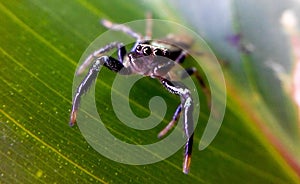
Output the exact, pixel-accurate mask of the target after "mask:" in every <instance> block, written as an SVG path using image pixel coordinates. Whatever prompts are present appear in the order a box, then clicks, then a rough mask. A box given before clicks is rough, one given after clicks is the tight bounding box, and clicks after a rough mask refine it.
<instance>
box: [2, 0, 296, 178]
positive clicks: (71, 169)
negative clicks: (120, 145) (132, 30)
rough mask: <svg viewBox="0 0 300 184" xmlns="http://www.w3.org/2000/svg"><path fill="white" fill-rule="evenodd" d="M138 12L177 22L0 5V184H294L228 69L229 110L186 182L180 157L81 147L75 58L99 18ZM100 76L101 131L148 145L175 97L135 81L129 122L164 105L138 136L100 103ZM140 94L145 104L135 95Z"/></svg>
mask: <svg viewBox="0 0 300 184" xmlns="http://www.w3.org/2000/svg"><path fill="white" fill-rule="evenodd" d="M174 4H176V3H174ZM162 8H163V9H162ZM148 11H151V12H153V15H154V17H155V18H166V19H169V20H179V19H180V18H179V17H180V15H178V14H177V13H176V11H175V10H174V9H173V8H172V7H170V6H169V4H167V3H166V2H162V1H153V2H152V1H151V2H150V1H149V2H146V1H138V0H134V1H121V0H113V1H92V0H91V1H85V0H77V1H57V0H53V1H38V0H28V1H22V2H19V1H7V2H1V3H0V24H1V26H0V35H1V36H0V46H1V47H0V66H1V70H0V72H1V74H0V84H1V95H2V97H1V99H0V130H1V131H0V133H1V134H0V141H1V150H0V160H1V166H0V182H1V183H72V182H77V183H96V182H98V183H146V182H147V183H171V182H172V183H299V176H297V174H295V171H294V170H293V169H292V168H291V167H290V165H288V164H287V163H286V160H285V159H284V158H283V157H282V156H281V155H280V154H279V153H278V152H277V151H276V149H274V147H273V146H272V145H270V142H269V140H268V139H267V138H266V137H265V134H264V133H263V132H262V131H261V129H260V128H258V127H257V126H256V125H255V124H253V122H255V121H256V117H257V111H256V110H253V109H252V110H251V111H248V110H249V109H251V108H253V107H257V106H259V105H260V104H261V103H260V102H259V103H258V104H255V103H254V104H252V103H248V101H244V99H243V98H241V97H243V96H242V94H240V92H242V91H243V90H242V86H241V85H240V84H239V83H238V82H236V81H235V80H234V78H235V73H234V72H232V71H226V80H227V82H228V84H229V85H230V86H229V91H228V93H229V103H228V104H227V109H226V115H225V118H224V122H223V124H222V127H221V129H220V132H219V133H218V135H217V136H216V138H215V140H214V141H213V143H212V144H210V146H209V147H208V148H206V149H205V150H203V151H199V150H198V149H197V145H195V146H194V150H193V158H192V164H191V171H190V173H189V174H188V175H185V174H183V173H182V171H181V170H182V168H181V166H182V152H183V150H182V149H181V150H179V151H178V152H176V153H175V154H174V155H172V156H171V157H170V158H168V159H166V160H163V161H161V162H158V163H155V164H149V165H140V166H134V165H126V164H121V163H117V162H114V161H112V160H109V159H108V158H106V157H104V156H102V155H101V154H99V153H98V152H96V151H95V150H94V149H93V148H92V147H91V146H90V145H89V144H88V143H87V142H86V140H85V139H84V137H83V136H82V135H81V133H80V130H79V128H77V126H75V127H72V128H70V127H69V125H68V121H69V114H70V108H71V100H72V83H73V76H74V73H75V70H76V66H77V63H78V62H79V59H80V57H81V55H82V53H83V52H84V51H85V49H86V48H87V47H88V45H89V44H90V43H91V42H92V41H93V40H94V39H95V38H96V37H97V36H98V35H100V34H101V33H103V32H104V31H106V29H105V28H103V27H102V26H101V25H99V20H100V19H101V18H106V19H109V20H111V21H114V22H128V21H132V20H136V19H143V18H144V17H145V13H146V12H148ZM211 29H213V27H212V28H211ZM212 43H213V42H212ZM210 44H211V43H210ZM104 74H105V76H107V78H105V80H104V79H102V80H101V81H97V89H101V90H98V91H99V93H97V95H96V98H97V105H98V107H99V108H101V109H99V113H100V115H101V118H102V120H103V121H104V122H105V124H106V126H107V128H108V129H109V130H110V131H111V132H112V133H113V134H114V135H115V136H116V137H117V138H120V139H121V140H124V141H126V142H130V143H135V144H148V143H153V142H156V141H158V140H157V133H158V132H159V130H161V129H162V128H163V127H164V125H165V123H166V122H168V120H169V119H170V118H171V117H172V113H173V110H175V109H176V105H177V104H178V102H179V99H177V98H176V96H172V95H170V94H169V93H167V92H166V91H164V90H163V88H162V87H161V86H160V85H159V84H158V83H157V81H155V80H151V79H145V80H143V82H142V83H140V84H138V86H140V88H137V89H136V91H135V92H134V93H133V94H132V104H131V105H132V108H133V111H134V112H135V113H136V114H137V115H138V116H141V117H143V116H147V115H148V113H149V112H148V111H147V110H148V108H147V105H148V102H149V99H150V98H151V97H152V96H155V95H160V94H163V95H164V96H166V102H168V105H169V106H170V108H169V109H170V110H169V109H168V112H167V115H166V119H165V120H164V122H163V123H161V124H160V125H159V126H158V127H155V128H154V129H153V130H149V131H146V132H139V131H137V130H133V129H130V128H128V127H125V126H124V125H123V124H122V123H120V122H119V121H118V120H117V118H116V116H115V115H114V112H113V111H112V110H111V109H110V106H111V104H110V101H109V100H107V99H110V97H109V94H110V84H111V82H112V80H113V78H112V77H113V76H114V75H113V74H112V72H110V71H104ZM145 92H148V93H146V95H145V96H139V95H138V94H143V93H145ZM251 97H253V94H252V95H251ZM203 99H204V97H203ZM252 99H253V98H252ZM262 109H263V110H265V111H267V112H268V116H270V117H271V118H275V119H277V118H278V117H277V116H276V117H273V116H272V113H270V112H269V105H266V106H263V108H262ZM258 115H259V116H258V117H259V119H260V114H258ZM207 118H208V111H207V109H206V110H204V112H201V117H200V121H199V123H198V125H199V126H197V128H196V133H195V136H196V137H195V143H196V144H197V143H198V142H199V141H200V138H201V134H202V132H203V131H204V128H205V124H201V122H203V121H205V120H206V119H207ZM125 151H126V150H125ZM139 156H142V155H139Z"/></svg>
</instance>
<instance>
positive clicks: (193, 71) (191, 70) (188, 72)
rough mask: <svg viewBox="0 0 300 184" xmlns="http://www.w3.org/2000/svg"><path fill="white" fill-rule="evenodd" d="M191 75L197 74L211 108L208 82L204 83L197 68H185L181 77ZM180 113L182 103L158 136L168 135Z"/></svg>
mask: <svg viewBox="0 0 300 184" xmlns="http://www.w3.org/2000/svg"><path fill="white" fill-rule="evenodd" d="M191 75H195V77H196V78H197V80H198V82H199V84H200V86H201V88H202V90H203V92H204V94H205V96H206V100H207V105H208V107H209V108H210V104H211V94H210V91H209V89H208V88H207V86H206V84H205V83H204V81H203V79H202V77H201V76H200V74H199V72H198V70H197V69H196V68H194V67H193V68H187V69H186V70H185V72H183V73H182V75H181V77H180V78H181V79H185V78H186V77H188V76H191ZM180 113H181V105H179V106H178V107H177V109H176V111H175V113H174V115H173V118H172V120H171V121H170V122H169V123H168V125H167V126H166V127H165V128H164V129H163V130H162V131H160V133H159V134H158V138H162V137H163V136H164V135H166V134H167V133H168V132H169V131H170V130H171V129H172V128H173V127H174V126H175V124H176V122H177V120H178V119H179V117H180Z"/></svg>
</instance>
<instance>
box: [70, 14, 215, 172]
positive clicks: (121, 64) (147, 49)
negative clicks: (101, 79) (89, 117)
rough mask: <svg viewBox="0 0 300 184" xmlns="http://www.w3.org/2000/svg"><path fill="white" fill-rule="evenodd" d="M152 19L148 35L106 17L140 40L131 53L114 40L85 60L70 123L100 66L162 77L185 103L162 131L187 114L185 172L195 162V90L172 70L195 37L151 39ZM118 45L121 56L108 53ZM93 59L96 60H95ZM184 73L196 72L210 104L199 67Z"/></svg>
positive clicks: (113, 26)
mask: <svg viewBox="0 0 300 184" xmlns="http://www.w3.org/2000/svg"><path fill="white" fill-rule="evenodd" d="M149 21H150V19H148V23H147V25H148V26H147V28H146V36H142V35H141V34H139V33H136V32H135V31H133V30H132V29H131V28H129V27H127V26H125V25H122V24H114V23H112V22H110V21H108V20H103V21H102V24H103V25H104V26H105V27H107V28H109V29H112V30H115V31H121V32H124V33H125V34H127V35H129V36H131V37H133V38H135V39H136V43H135V44H134V46H133V47H132V49H131V51H130V52H128V53H127V51H126V48H125V46H124V45H123V44H122V43H120V42H112V43H110V44H108V45H106V46H104V47H102V48H100V49H98V50H96V51H95V52H94V53H92V54H91V55H89V56H88V57H87V58H86V60H85V61H84V63H83V64H82V65H81V66H80V67H79V69H78V71H77V74H81V73H82V72H83V71H84V70H85V69H86V68H87V67H89V66H90V65H91V66H90V67H89V70H88V73H87V74H86V76H85V77H84V79H83V80H82V81H81V83H80V84H79V86H78V87H77V90H76V93H75V95H74V98H73V103H72V109H71V116H70V125H71V126H73V125H74V124H75V122H76V114H77V110H78V108H79V105H80V99H81V96H82V95H83V94H84V93H86V91H87V90H88V89H89V88H90V87H91V85H92V83H93V81H94V80H96V78H97V76H98V73H99V71H100V67H101V66H104V67H106V68H108V69H109V70H111V71H114V72H118V73H119V74H121V75H131V74H139V75H143V76H149V77H151V78H155V79H158V80H159V81H160V83H161V84H162V85H163V86H164V87H165V89H167V90H168V91H169V92H170V93H173V94H176V95H178V96H179V97H180V101H181V103H180V104H179V105H178V107H177V109H176V111H175V113H174V115H173V118H172V120H171V121H170V122H169V124H168V125H167V126H166V127H165V128H164V129H163V130H162V131H161V132H160V133H159V134H158V137H159V138H161V137H163V136H164V135H166V133H167V132H168V131H169V130H171V129H172V128H173V127H174V126H175V124H176V121H177V120H178V118H179V116H180V114H181V113H182V114H183V125H184V127H183V129H184V134H185V137H186V144H185V146H184V161H183V172H184V173H185V174H187V173H188V172H189V168H190V163H191V154H192V146H193V137H194V133H193V130H194V122H193V109H194V107H193V106H194V104H193V99H192V95H191V91H190V90H189V89H188V88H187V87H186V86H185V85H184V84H183V83H182V82H180V81H174V80H173V78H172V77H171V75H172V74H171V72H172V71H171V70H172V68H173V67H174V66H175V64H180V63H182V62H183V61H184V60H185V58H186V56H187V53H188V52H187V50H188V49H189V48H190V47H191V46H192V41H191V39H185V38H184V37H182V36H178V35H177V36H176V35H170V36H167V37H166V38H163V39H160V40H151V30H150V29H151V28H150V27H151V26H150V25H151V23H150V22H149ZM112 49H117V53H118V57H117V58H114V57H111V56H106V55H105V53H107V52H108V51H111V50H112ZM91 63H92V64H91ZM183 73H184V74H183V75H181V76H180V78H181V79H183V78H185V77H188V76H189V75H194V76H196V78H197V80H198V81H199V84H200V86H201V87H202V89H203V90H204V92H205V94H206V96H207V99H208V104H210V92H209V90H208V88H207V87H206V85H205V83H204V82H203V80H202V78H201V76H200V75H199V73H198V72H197V70H196V68H194V67H193V68H187V69H185V72H183Z"/></svg>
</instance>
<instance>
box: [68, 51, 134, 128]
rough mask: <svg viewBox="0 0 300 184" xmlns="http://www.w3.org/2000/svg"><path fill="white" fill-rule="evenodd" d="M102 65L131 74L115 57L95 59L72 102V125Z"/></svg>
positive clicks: (121, 72) (123, 73)
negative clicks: (81, 102)
mask: <svg viewBox="0 0 300 184" xmlns="http://www.w3.org/2000/svg"><path fill="white" fill-rule="evenodd" d="M101 65H103V66H105V67H107V68H108V69H110V70H112V71H114V72H119V73H120V74H122V75H129V74H131V70H130V69H129V68H125V67H124V65H123V64H122V62H121V61H119V60H117V59H114V58H113V57H108V56H101V57H99V58H97V59H96V60H95V62H94V63H93V65H92V66H91V67H90V69H89V71H88V73H87V74H86V76H85V77H84V79H83V80H82V81H81V83H80V84H79V86H78V87H77V90H76V93H75V95H74V98H73V102H72V109H71V116H70V126H73V125H74V124H75V122H76V114H77V110H78V108H79V105H80V99H81V96H82V95H83V94H85V93H86V92H87V91H88V89H89V88H90V87H91V85H92V83H93V82H94V81H95V80H96V78H97V76H98V73H99V71H100V67H101Z"/></svg>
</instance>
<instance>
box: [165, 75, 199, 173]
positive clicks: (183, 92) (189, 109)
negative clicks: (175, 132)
mask: <svg viewBox="0 0 300 184" xmlns="http://www.w3.org/2000/svg"><path fill="white" fill-rule="evenodd" d="M160 82H161V83H162V85H163V86H164V87H165V88H166V89H167V90H168V91H169V92H170V93H173V94H176V95H179V96H180V101H181V110H182V111H183V125H184V133H185V136H186V138H187V142H186V144H185V147H184V149H185V152H184V162H183V172H184V173H185V174H187V173H188V172H189V168H190V163H191V154H192V147H193V137H194V133H193V131H194V122H193V109H194V108H193V99H192V97H191V92H190V90H189V89H188V88H187V87H186V86H185V85H183V84H182V83H179V82H171V81H169V80H167V79H164V78H160ZM177 109H178V108H177Z"/></svg>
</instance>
